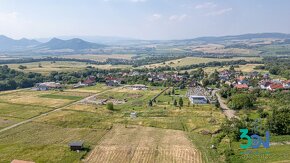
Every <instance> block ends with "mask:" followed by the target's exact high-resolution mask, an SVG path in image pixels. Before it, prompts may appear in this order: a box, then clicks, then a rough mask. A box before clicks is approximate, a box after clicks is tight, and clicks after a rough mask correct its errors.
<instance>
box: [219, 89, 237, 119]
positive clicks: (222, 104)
mask: <svg viewBox="0 0 290 163" xmlns="http://www.w3.org/2000/svg"><path fill="white" fill-rule="evenodd" d="M217 91H218V90H214V91H213V94H215V95H216V97H217V100H218V102H219V104H220V107H221V109H222V111H223V113H224V115H225V116H226V117H227V118H228V119H231V118H237V119H240V118H239V117H238V116H236V115H235V114H236V111H235V110H232V109H230V108H229V107H228V106H227V105H226V104H225V101H224V100H223V99H222V98H221V96H220V95H219V94H218V93H217Z"/></svg>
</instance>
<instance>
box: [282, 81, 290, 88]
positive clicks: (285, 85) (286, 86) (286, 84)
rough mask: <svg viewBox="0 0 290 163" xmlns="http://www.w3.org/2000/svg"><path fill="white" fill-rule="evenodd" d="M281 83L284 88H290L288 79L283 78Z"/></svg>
mask: <svg viewBox="0 0 290 163" xmlns="http://www.w3.org/2000/svg"><path fill="white" fill-rule="evenodd" d="M282 83H283V87H284V88H285V89H289V88H290V80H285V81H283V82H282Z"/></svg>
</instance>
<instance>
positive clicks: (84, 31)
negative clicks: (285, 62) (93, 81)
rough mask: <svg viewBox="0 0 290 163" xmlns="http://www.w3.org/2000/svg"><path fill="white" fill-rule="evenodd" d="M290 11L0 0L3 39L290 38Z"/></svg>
mask: <svg viewBox="0 0 290 163" xmlns="http://www.w3.org/2000/svg"><path fill="white" fill-rule="evenodd" d="M289 8H290V1H289V0H212V1H206V0H0V34H3V35H7V36H10V37H13V38H21V37H27V38H43V37H55V36H67V35H68V36H72V35H73V36H78V35H82V36H120V37H130V38H138V39H183V38H194V37H199V36H220V35H234V34H243V33H259V32H260V33H261V32H284V33H290V21H289V20H290V9H289Z"/></svg>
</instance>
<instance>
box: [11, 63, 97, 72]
mask: <svg viewBox="0 0 290 163" xmlns="http://www.w3.org/2000/svg"><path fill="white" fill-rule="evenodd" d="M7 65H8V67H9V68H12V69H15V70H17V71H24V72H35V73H41V74H43V75H48V74H49V73H50V72H52V71H56V72H69V71H79V70H84V69H85V68H86V67H87V66H92V67H94V65H91V64H86V63H84V62H71V61H56V62H55V63H54V62H31V63H21V64H7ZM20 65H23V66H26V67H27V68H26V69H19V66H20Z"/></svg>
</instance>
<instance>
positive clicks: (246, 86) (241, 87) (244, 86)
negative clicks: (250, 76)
mask: <svg viewBox="0 0 290 163" xmlns="http://www.w3.org/2000/svg"><path fill="white" fill-rule="evenodd" d="M235 88H237V89H249V86H248V85H247V84H237V85H235Z"/></svg>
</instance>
